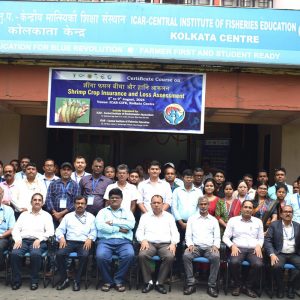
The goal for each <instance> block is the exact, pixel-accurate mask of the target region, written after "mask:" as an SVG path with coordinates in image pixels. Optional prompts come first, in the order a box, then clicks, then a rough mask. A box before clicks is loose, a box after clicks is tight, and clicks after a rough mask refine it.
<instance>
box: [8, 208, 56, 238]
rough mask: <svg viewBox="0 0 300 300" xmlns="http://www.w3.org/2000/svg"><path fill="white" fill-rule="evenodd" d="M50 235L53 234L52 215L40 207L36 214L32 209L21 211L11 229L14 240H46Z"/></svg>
mask: <svg viewBox="0 0 300 300" xmlns="http://www.w3.org/2000/svg"><path fill="white" fill-rule="evenodd" d="M52 235H54V226H53V221H52V217H51V215H50V214H49V213H47V212H46V211H44V210H42V209H41V210H40V211H39V212H38V213H36V214H35V213H33V212H32V210H31V211H24V212H23V213H21V215H20V217H19V218H18V220H17V222H16V224H15V226H14V228H13V230H12V237H13V239H14V241H21V240H22V239H39V240H40V241H47V239H48V238H49V237H50V236H52Z"/></svg>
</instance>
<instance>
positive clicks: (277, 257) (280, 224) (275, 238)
mask: <svg viewBox="0 0 300 300" xmlns="http://www.w3.org/2000/svg"><path fill="white" fill-rule="evenodd" d="M292 218H293V208H292V207H291V206H289V205H285V206H284V207H283V208H282V213H281V220H279V221H275V222H272V223H271V225H270V227H269V229H268V232H267V235H266V237H265V243H264V248H265V250H266V253H267V254H268V256H269V257H270V259H271V266H272V268H273V272H274V278H275V282H276V286H277V298H283V297H284V289H283V266H284V264H286V263H291V264H293V265H294V266H295V267H296V268H297V269H296V270H295V271H294V272H292V276H290V278H289V282H288V295H287V296H288V298H290V299H293V298H295V283H296V282H297V279H298V280H299V274H300V272H299V270H300V248H299V243H300V225H299V224H298V223H296V222H294V221H292Z"/></svg>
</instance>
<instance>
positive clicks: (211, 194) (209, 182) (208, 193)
mask: <svg viewBox="0 0 300 300" xmlns="http://www.w3.org/2000/svg"><path fill="white" fill-rule="evenodd" d="M216 190H217V187H216V182H215V180H214V179H212V178H207V179H206V180H205V181H204V188H203V195H204V196H205V197H206V198H207V199H208V201H209V207H208V213H209V214H210V215H212V216H214V215H215V211H216V206H217V202H218V201H219V197H217V196H216V194H215V193H216Z"/></svg>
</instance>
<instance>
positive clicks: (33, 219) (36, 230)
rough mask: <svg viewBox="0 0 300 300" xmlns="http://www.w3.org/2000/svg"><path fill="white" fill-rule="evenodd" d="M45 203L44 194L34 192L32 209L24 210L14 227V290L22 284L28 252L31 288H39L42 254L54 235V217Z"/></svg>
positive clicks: (12, 260)
mask: <svg viewBox="0 0 300 300" xmlns="http://www.w3.org/2000/svg"><path fill="white" fill-rule="evenodd" d="M43 203H44V201H43V195H42V194H40V193H34V194H33V195H32V197H31V205H32V208H31V210H30V211H25V212H23V213H22V214H21V215H20V217H19V219H18V220H17V222H16V224H15V226H14V228H13V231H12V238H13V240H14V242H15V244H14V246H13V250H12V252H11V268H12V282H11V287H12V289H13V290H17V289H19V288H20V286H21V267H22V261H23V259H22V258H23V256H24V255H25V253H27V252H29V253H30V261H31V268H30V270H31V274H30V275H31V285H30V289H31V290H36V289H37V288H38V284H39V271H40V269H41V263H42V254H43V253H44V252H45V251H46V250H47V243H46V242H47V240H48V238H49V237H50V236H52V235H54V226H53V222H52V217H51V215H50V214H49V213H47V212H46V211H44V210H42V206H43Z"/></svg>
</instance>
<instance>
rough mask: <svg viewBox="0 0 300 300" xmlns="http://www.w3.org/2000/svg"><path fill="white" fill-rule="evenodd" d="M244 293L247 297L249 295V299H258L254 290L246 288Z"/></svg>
mask: <svg viewBox="0 0 300 300" xmlns="http://www.w3.org/2000/svg"><path fill="white" fill-rule="evenodd" d="M243 293H244V294H245V295H247V296H248V297H251V298H256V297H257V295H256V293H255V292H254V291H253V290H251V289H248V288H244V289H243Z"/></svg>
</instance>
